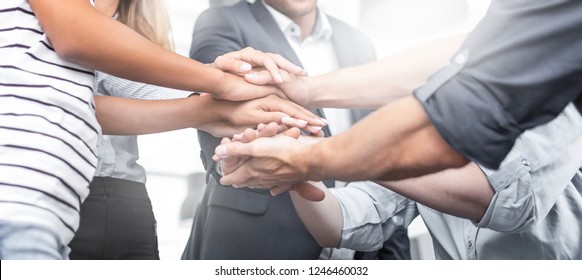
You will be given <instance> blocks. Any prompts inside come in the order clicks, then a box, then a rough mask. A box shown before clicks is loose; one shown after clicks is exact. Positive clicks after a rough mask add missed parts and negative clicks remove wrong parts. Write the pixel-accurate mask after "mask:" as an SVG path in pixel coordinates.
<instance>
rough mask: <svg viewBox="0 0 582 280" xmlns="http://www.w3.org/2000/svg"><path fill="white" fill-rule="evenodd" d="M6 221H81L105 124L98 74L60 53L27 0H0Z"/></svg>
mask: <svg viewBox="0 0 582 280" xmlns="http://www.w3.org/2000/svg"><path fill="white" fill-rule="evenodd" d="M0 58H1V59H0V204H1V205H0V220H2V221H7V222H15V223H21V224H22V223H27V224H35V225H41V226H44V227H46V228H48V229H50V230H53V231H55V233H57V234H59V237H60V238H61V241H62V242H63V244H68V242H69V241H70V240H71V239H72V237H73V234H74V232H75V230H76V229H77V227H78V224H79V209H80V204H81V202H82V201H83V200H84V199H85V197H86V196H87V194H88V188H87V186H88V185H89V182H90V180H91V178H92V176H93V175H94V172H95V166H96V163H97V156H96V147H97V143H98V141H99V138H100V134H101V128H100V126H99V124H98V123H97V119H96V117H95V105H94V101H93V95H92V93H93V82H94V76H95V75H94V72H93V70H91V69H86V68H84V67H81V66H79V65H75V64H72V63H68V62H65V61H63V60H62V59H61V58H59V57H58V56H57V54H56V52H55V50H54V49H53V47H52V46H51V43H50V42H49V40H48V39H47V36H46V35H45V34H44V31H43V29H42V27H41V26H40V24H39V22H38V20H37V18H36V16H35V14H34V12H33V11H32V9H31V7H30V5H29V4H28V1H26V0H2V1H0Z"/></svg>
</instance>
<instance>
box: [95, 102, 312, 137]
mask: <svg viewBox="0 0 582 280" xmlns="http://www.w3.org/2000/svg"><path fill="white" fill-rule="evenodd" d="M95 101H96V105H97V106H96V107H97V110H96V114H97V119H98V121H99V123H100V124H101V126H102V128H103V133H105V134H121V135H137V134H148V133H157V132H164V131H170V130H176V129H182V128H188V127H193V128H197V129H201V130H205V131H208V132H209V133H211V134H213V135H215V136H219V137H221V136H231V135H233V134H235V133H239V132H242V131H243V130H244V129H245V128H247V127H252V128H254V127H256V125H257V124H258V123H261V122H277V123H281V122H283V123H284V124H286V125H289V126H300V127H303V126H304V124H296V123H295V119H300V120H305V119H311V120H314V121H318V119H316V118H315V116H314V115H313V113H311V112H309V111H307V110H306V109H304V108H302V107H300V106H299V105H297V104H295V103H293V102H290V101H287V100H282V99H280V98H278V97H275V96H267V97H263V98H260V99H254V100H249V101H238V102H237V101H226V100H217V99H214V98H212V97H211V96H209V95H192V96H190V97H188V98H181V99H173V100H155V101H154V100H140V99H127V98H117V97H111V96H95ZM284 117H291V120H286V119H289V118H284Z"/></svg>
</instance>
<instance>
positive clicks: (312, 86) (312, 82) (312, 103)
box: [301, 76, 325, 109]
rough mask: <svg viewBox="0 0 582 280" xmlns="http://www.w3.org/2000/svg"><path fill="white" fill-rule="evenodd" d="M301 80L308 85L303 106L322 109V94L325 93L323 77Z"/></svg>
mask: <svg viewBox="0 0 582 280" xmlns="http://www.w3.org/2000/svg"><path fill="white" fill-rule="evenodd" d="M301 79H303V81H305V84H306V85H307V93H306V94H305V104H303V106H304V107H305V108H310V109H315V108H321V107H322V106H321V100H320V99H321V93H322V92H324V91H323V90H322V89H323V87H324V86H325V85H324V84H323V82H322V81H321V80H322V78H321V76H315V77H304V78H301Z"/></svg>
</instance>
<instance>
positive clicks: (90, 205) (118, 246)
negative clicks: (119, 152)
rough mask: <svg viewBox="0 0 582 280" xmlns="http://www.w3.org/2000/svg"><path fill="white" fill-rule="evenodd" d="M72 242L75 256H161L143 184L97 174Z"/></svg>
mask: <svg viewBox="0 0 582 280" xmlns="http://www.w3.org/2000/svg"><path fill="white" fill-rule="evenodd" d="M89 189H90V193H89V196H88V197H87V199H86V200H85V201H84V202H83V204H82V205H81V222H80V226H79V229H78V230H77V232H76V233H75V237H74V238H73V240H72V241H71V243H69V247H71V253H70V254H69V258H70V259H72V260H107V259H108V260H121V259H133V260H152V259H159V258H160V257H159V252H158V238H157V234H156V220H155V217H154V213H153V211H152V203H151V201H150V199H149V196H148V194H147V190H146V187H145V185H144V184H142V183H138V182H134V181H129V180H122V179H116V178H109V177H94V178H93V181H92V182H91V184H90V186H89Z"/></svg>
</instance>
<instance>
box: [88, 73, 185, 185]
mask: <svg viewBox="0 0 582 280" xmlns="http://www.w3.org/2000/svg"><path fill="white" fill-rule="evenodd" d="M191 94H192V92H189V91H183V90H176V89H170V88H164V87H159V86H153V85H148V84H143V83H138V82H134V81H130V80H126V79H122V78H118V77H115V76H112V75H109V74H106V73H102V72H97V73H96V75H95V95H109V96H116V97H123V98H134V99H147V100H162V99H177V98H185V97H188V96H189V95H191ZM98 156H99V162H98V163H97V170H96V172H95V176H98V177H113V178H118V179H125V180H131V181H135V182H140V183H144V184H145V182H146V173H145V169H144V168H143V167H142V166H141V165H139V164H138V163H137V160H138V159H139V150H138V146H137V136H112V135H103V139H102V141H101V143H100V144H99V148H98Z"/></svg>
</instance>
